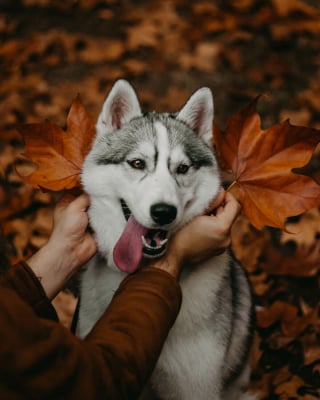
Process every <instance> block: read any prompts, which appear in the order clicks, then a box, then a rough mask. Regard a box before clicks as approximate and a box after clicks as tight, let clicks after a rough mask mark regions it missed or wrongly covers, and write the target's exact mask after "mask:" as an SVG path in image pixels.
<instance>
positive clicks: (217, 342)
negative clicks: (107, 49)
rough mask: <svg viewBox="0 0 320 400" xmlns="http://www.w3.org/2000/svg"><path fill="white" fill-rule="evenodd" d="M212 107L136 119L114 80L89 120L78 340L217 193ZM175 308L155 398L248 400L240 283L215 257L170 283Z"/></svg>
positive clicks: (208, 101)
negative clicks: (177, 300) (86, 258)
mask: <svg viewBox="0 0 320 400" xmlns="http://www.w3.org/2000/svg"><path fill="white" fill-rule="evenodd" d="M212 120H213V99H212V94H211V91H210V90H209V89H208V88H201V89H199V90H198V91H196V92H195V93H194V94H193V95H192V96H191V98H190V99H189V100H188V102H187V103H186V104H185V106H184V107H183V108H182V109H181V111H180V112H178V113H177V114H169V113H161V114H160V113H155V112H151V113H146V114H143V113H142V112H141V110H140V105H139V102H138V99H137V96H136V94H135V91H134V90H133V88H132V87H131V85H130V84H129V83H128V82H126V81H124V80H119V81H117V82H116V83H115V85H114V86H113V88H112V90H111V92H110V94H109V96H108V97H107V99H106V101H105V103H104V105H103V108H102V111H101V114H100V116H99V119H98V121H97V136H96V138H95V141H94V143H93V147H92V150H91V151H90V153H89V154H88V156H87V157H86V160H85V162H84V166H83V174H82V181H83V185H84V188H85V191H86V192H87V193H88V194H89V195H90V198H91V206H90V209H89V216H90V223H91V226H92V228H93V230H94V232H95V237H96V241H97V244H98V249H99V255H97V256H95V257H94V258H93V259H92V260H91V261H90V264H91V265H90V266H89V268H87V269H86V271H85V272H84V274H83V276H82V283H81V294H80V297H81V305H80V311H79V321H78V333H79V335H80V336H81V337H84V336H86V335H87V334H88V333H89V331H90V330H91V328H92V326H93V325H94V323H95V322H96V321H97V320H98V318H99V317H100V316H101V315H102V313H103V312H104V310H105V309H106V307H107V305H108V303H109V302H110V300H111V298H112V296H113V293H114V291H115V290H116V289H117V287H118V285H119V284H120V282H121V281H122V279H123V278H124V276H126V274H128V273H132V272H134V271H135V270H136V269H137V268H139V265H141V260H142V259H143V258H145V257H158V256H160V255H162V254H163V253H164V252H165V251H166V245H167V241H168V240H170V235H171V234H172V233H173V232H175V231H177V230H178V229H180V228H181V227H182V226H183V225H185V224H186V223H187V222H188V221H190V220H191V219H192V218H193V217H195V216H196V215H199V214H202V213H203V212H204V210H205V209H206V208H207V207H208V205H209V204H210V202H211V201H212V200H213V199H214V198H215V197H216V196H217V194H218V192H219V190H220V177H219V170H218V165H217V161H216V158H215V156H214V154H213V151H212V149H210V146H211V138H212ZM180 285H181V288H182V292H183V302H182V307H181V310H180V313H179V315H178V318H177V320H176V322H175V324H174V326H173V328H172V329H171V331H170V333H169V336H168V338H167V340H166V342H165V345H164V348H163V351H162V353H161V355H160V358H159V360H158V362H157V365H156V368H155V370H154V372H153V375H152V378H151V381H150V387H151V390H152V393H153V394H154V395H155V396H156V397H157V398H161V399H177V400H210V399H214V400H231V399H237V400H238V399H242V400H243V399H253V397H252V396H251V395H249V394H247V393H245V392H244V390H243V388H244V386H245V385H246V383H247V381H248V367H247V358H248V349H249V346H250V339H251V334H252V326H251V321H252V301H251V291H250V287H249V283H248V280H247V277H246V275H245V273H244V271H243V270H242V268H241V267H240V265H239V264H237V263H236V262H235V261H234V260H233V258H232V257H231V256H230V254H228V253H227V252H225V253H224V254H222V255H219V256H217V257H214V258H211V259H209V260H208V261H206V262H204V263H202V264H201V265H198V266H195V267H193V268H192V269H188V268H185V269H184V270H183V272H182V275H181V278H180Z"/></svg>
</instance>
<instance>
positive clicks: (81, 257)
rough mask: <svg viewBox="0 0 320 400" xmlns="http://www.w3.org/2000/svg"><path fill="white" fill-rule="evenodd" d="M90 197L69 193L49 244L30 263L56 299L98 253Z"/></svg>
mask: <svg viewBox="0 0 320 400" xmlns="http://www.w3.org/2000/svg"><path fill="white" fill-rule="evenodd" d="M88 206H89V197H88V195H87V194H81V195H80V196H78V197H77V198H75V196H73V195H71V194H70V193H67V194H65V195H64V196H63V197H62V198H61V199H60V201H59V202H58V203H57V205H56V207H55V210H54V213H53V231H52V233H51V236H50V238H49V241H48V242H47V244H45V245H44V246H43V247H42V248H41V249H40V250H39V251H38V252H37V253H36V254H34V255H33V256H32V257H31V258H30V259H29V260H28V264H29V266H30V267H31V269H32V270H33V271H34V273H35V274H36V276H37V277H38V278H39V279H40V281H41V284H42V286H43V288H44V290H45V292H46V294H47V296H48V298H49V299H52V298H53V297H54V296H55V295H56V294H57V293H58V292H59V291H60V290H61V288H62V287H63V285H64V284H65V283H66V282H67V281H68V279H70V277H71V276H72V275H73V274H74V273H75V272H76V271H77V270H78V268H79V267H80V266H82V265H83V264H84V263H85V262H87V261H88V260H89V259H90V258H91V257H92V256H93V255H94V253H95V252H96V244H95V241H94V238H93V236H92V235H91V233H89V232H88V230H87V228H88V215H87V212H86V211H87V208H88Z"/></svg>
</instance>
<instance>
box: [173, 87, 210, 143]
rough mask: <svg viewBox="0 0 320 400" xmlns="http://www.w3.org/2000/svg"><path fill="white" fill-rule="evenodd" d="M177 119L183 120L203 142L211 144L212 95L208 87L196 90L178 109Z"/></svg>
mask: <svg viewBox="0 0 320 400" xmlns="http://www.w3.org/2000/svg"><path fill="white" fill-rule="evenodd" d="M177 119H180V120H181V121H184V122H185V123H186V124H188V125H189V126H190V128H191V129H193V130H194V132H195V133H196V134H197V135H199V136H200V137H201V138H202V140H203V141H204V142H206V143H207V144H209V145H211V144H212V122H213V97H212V93H211V90H210V89H209V88H206V87H203V88H201V89H199V90H197V91H196V92H195V93H194V94H193V95H192V96H191V97H190V99H189V100H188V101H187V103H186V104H185V105H184V107H183V108H182V109H181V110H180V111H179V113H178V115H177Z"/></svg>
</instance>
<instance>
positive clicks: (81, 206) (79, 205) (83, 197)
mask: <svg viewBox="0 0 320 400" xmlns="http://www.w3.org/2000/svg"><path fill="white" fill-rule="evenodd" d="M89 205H90V198H89V196H88V194H87V193H82V194H80V195H79V196H78V197H76V198H75V199H74V200H73V202H72V207H73V208H74V209H75V210H78V211H81V210H86V209H87V208H88V207H89Z"/></svg>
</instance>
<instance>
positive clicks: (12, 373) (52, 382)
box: [0, 268, 181, 400]
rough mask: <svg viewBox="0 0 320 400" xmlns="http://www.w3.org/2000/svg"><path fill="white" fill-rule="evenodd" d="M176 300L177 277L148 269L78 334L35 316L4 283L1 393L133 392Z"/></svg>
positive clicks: (71, 395)
mask: <svg viewBox="0 0 320 400" xmlns="http://www.w3.org/2000/svg"><path fill="white" fill-rule="evenodd" d="M1 289H2V288H1ZM30 289H31V288H30ZM146 304H148V307H147V308H146V307H145V305H146ZM180 304H181V292H180V288H179V286H178V284H177V283H176V281H175V279H173V278H172V277H171V276H170V275H169V274H167V273H165V272H163V271H157V270H155V269H149V268H146V269H145V270H141V271H138V272H137V273H136V274H133V275H131V276H129V277H128V278H127V279H126V280H125V281H124V282H123V283H122V284H121V285H120V288H119V290H118V291H117V292H116V294H115V297H114V299H113V300H112V302H111V304H110V307H109V308H108V310H107V311H106V312H105V313H104V314H103V316H102V317H101V319H100V320H99V321H98V323H97V324H96V326H95V328H94V329H93V330H92V332H91V334H90V335H89V336H88V338H87V339H86V340H85V341H81V340H80V339H78V338H77V337H75V336H73V335H72V334H71V333H70V332H69V331H68V330H66V329H65V328H64V327H63V326H61V325H60V324H57V323H54V322H51V321H45V320H43V319H39V318H37V317H36V316H35V314H34V312H33V310H32V309H31V308H30V307H29V306H28V304H26V303H25V302H23V301H22V299H21V298H20V297H19V296H17V294H16V293H15V292H14V291H13V290H12V289H11V290H9V289H7V288H4V289H2V290H0V308H1V312H0V315H1V316H2V321H1V323H0V337H1V338H4V337H6V340H2V341H1V343H2V345H1V343H0V392H1V394H2V395H3V396H4V398H17V399H25V398H35V397H37V398H55V399H70V400H72V399H78V398H88V399H91V398H92V399H100V398H101V399H103V398H106V396H107V397H108V399H110V400H112V399H117V400H120V399H128V398H137V397H138V394H139V392H140V391H141V390H142V388H143V386H144V383H145V381H146V380H147V379H148V377H149V376H150V374H151V372H152V369H153V367H154V365H155V363H156V361H157V358H158V355H159V352H160V351H161V348H162V345H163V343H164V340H165V338H166V336H167V334H168V332H169V330H170V328H171V326H172V324H173V322H174V320H175V318H176V316H177V313H178V311H179V307H180ZM17 352H18V353H17ZM17 355H18V359H17V357H16V356H17ZM17 361H19V362H17Z"/></svg>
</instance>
